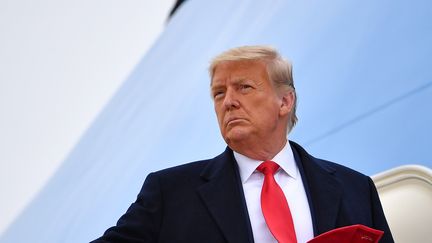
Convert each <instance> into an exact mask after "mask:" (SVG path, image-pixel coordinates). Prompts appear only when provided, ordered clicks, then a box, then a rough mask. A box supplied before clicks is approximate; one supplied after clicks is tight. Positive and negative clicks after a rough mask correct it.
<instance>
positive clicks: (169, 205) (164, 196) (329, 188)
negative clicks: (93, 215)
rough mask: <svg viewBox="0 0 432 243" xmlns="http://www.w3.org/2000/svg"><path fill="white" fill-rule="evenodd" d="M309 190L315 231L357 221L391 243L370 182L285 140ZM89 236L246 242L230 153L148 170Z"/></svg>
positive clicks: (248, 239) (247, 235)
mask: <svg viewBox="0 0 432 243" xmlns="http://www.w3.org/2000/svg"><path fill="white" fill-rule="evenodd" d="M290 144H291V147H292V150H293V153H294V157H295V160H296V162H297V165H298V167H299V170H300V173H301V176H302V179H303V183H304V186H305V189H306V194H307V196H308V200H309V205H310V210H311V214H312V221H313V226H314V234H315V235H318V234H321V233H324V232H326V231H329V230H331V229H335V228H338V227H342V226H347V225H352V224H363V225H366V226H369V227H372V228H375V229H379V230H383V231H384V232H385V233H384V236H383V238H382V239H381V241H380V243H387V242H393V239H392V236H391V233H390V230H389V227H388V225H387V222H386V219H385V217H384V213H383V210H382V207H381V203H380V200H379V198H378V194H377V191H376V189H375V186H374V184H373V182H372V180H371V179H370V178H369V177H367V176H365V175H362V174H360V173H358V172H356V171H354V170H351V169H349V168H346V167H344V166H341V165H338V164H335V163H332V162H328V161H324V160H320V159H317V158H314V157H312V156H311V155H309V154H308V153H307V152H306V151H305V150H304V149H303V148H302V147H300V146H299V145H298V144H296V143H294V142H290ZM94 242H169V243H171V242H187V243H193V242H200V243H201V242H206V243H212V242H215V243H216V242H230V243H243V242H253V235H252V230H251V226H250V221H249V216H248V212H247V208H246V202H245V199H244V194H243V189H242V185H241V180H240V176H239V172H238V167H237V163H236V161H235V159H234V156H233V152H232V150H231V149H229V148H227V149H226V150H225V152H223V153H222V154H220V155H219V156H217V157H215V158H213V159H210V160H203V161H197V162H193V163H189V164H185V165H181V166H177V167H173V168H169V169H165V170H161V171H158V172H154V173H151V174H149V175H148V177H147V178H146V180H145V182H144V185H143V187H142V189H141V191H140V193H139V194H138V197H137V200H136V202H135V203H133V204H132V205H131V206H130V207H129V209H128V210H127V212H126V213H125V214H124V215H123V216H122V217H121V218H120V219H119V220H118V222H117V225H116V226H114V227H111V228H109V229H108V230H107V231H106V232H105V234H104V235H103V236H102V237H101V238H99V239H97V240H96V241H94Z"/></svg>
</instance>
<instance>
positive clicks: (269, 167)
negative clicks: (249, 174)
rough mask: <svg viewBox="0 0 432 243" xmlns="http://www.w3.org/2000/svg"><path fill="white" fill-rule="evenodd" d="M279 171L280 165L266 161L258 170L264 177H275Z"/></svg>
mask: <svg viewBox="0 0 432 243" xmlns="http://www.w3.org/2000/svg"><path fill="white" fill-rule="evenodd" d="M277 169H279V165H278V164H276V163H275V162H273V161H271V160H266V161H264V162H262V163H261V164H260V165H259V166H258V167H257V170H258V171H260V172H261V173H263V174H264V175H268V174H270V175H274V173H275V172H276V171H277Z"/></svg>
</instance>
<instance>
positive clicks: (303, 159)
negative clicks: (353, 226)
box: [290, 141, 342, 235]
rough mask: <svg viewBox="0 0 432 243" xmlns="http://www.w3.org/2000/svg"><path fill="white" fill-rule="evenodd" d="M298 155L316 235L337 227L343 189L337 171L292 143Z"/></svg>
mask: <svg viewBox="0 0 432 243" xmlns="http://www.w3.org/2000/svg"><path fill="white" fill-rule="evenodd" d="M290 144H291V147H292V148H293V151H294V153H297V156H296V157H298V159H296V161H297V164H298V166H299V169H300V173H301V175H302V179H303V184H304V186H305V189H306V194H307V196H308V200H309V207H310V209H311V214H312V221H313V223H314V233H315V235H318V234H321V233H324V232H327V231H329V230H331V229H334V228H335V227H336V223H337V222H336V220H337V216H338V212H339V209H340V201H341V197H342V188H341V185H340V182H339V181H338V180H337V179H336V178H335V176H334V175H333V174H334V172H335V170H334V169H333V168H331V167H329V166H328V165H327V164H323V163H322V162H321V161H320V160H318V159H316V158H314V157H312V156H311V155H309V154H308V153H307V152H306V151H305V150H304V149H303V148H302V147H301V146H300V145H298V144H296V143H294V142H291V141H290Z"/></svg>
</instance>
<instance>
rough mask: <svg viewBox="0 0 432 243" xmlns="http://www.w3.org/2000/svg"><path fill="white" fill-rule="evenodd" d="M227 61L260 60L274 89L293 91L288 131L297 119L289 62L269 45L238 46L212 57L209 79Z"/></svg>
mask: <svg viewBox="0 0 432 243" xmlns="http://www.w3.org/2000/svg"><path fill="white" fill-rule="evenodd" d="M227 61H231V62H235V61H262V62H264V63H265V64H266V68H267V73H268V76H269V78H270V80H271V81H272V82H273V84H274V86H275V88H276V90H278V91H280V90H282V89H287V90H290V91H291V92H292V93H293V95H294V105H293V107H292V110H291V114H290V119H289V120H288V132H290V131H291V129H292V128H293V127H294V125H295V124H296V123H297V120H298V119H297V115H296V107H297V94H296V91H295V88H294V80H293V76H292V65H291V63H290V62H289V61H287V60H285V59H283V58H282V57H281V56H280V55H279V53H278V52H277V50H276V49H274V48H272V47H270V46H240V47H236V48H232V49H229V50H227V51H225V52H223V53H221V54H219V55H217V56H216V57H215V58H213V60H212V61H211V63H210V67H209V74H210V79H213V75H214V71H215V69H216V67H217V65H219V64H220V63H222V62H227Z"/></svg>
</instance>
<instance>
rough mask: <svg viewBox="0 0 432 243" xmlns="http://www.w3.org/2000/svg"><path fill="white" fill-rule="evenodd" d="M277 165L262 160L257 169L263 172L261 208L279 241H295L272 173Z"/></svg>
mask: <svg viewBox="0 0 432 243" xmlns="http://www.w3.org/2000/svg"><path fill="white" fill-rule="evenodd" d="M277 169H279V165H278V164H276V163H275V162H273V161H269V160H268V161H264V162H263V163H261V164H260V165H259V166H258V168H257V170H258V171H260V172H261V173H263V174H264V184H263V187H262V190H261V209H262V212H263V215H264V219H265V221H266V223H267V226H268V227H269V229H270V232H271V233H272V234H273V236H274V237H275V238H276V240H277V241H278V242H279V243H296V242H297V238H296V234H295V229H294V223H293V220H292V217H291V212H290V209H289V206H288V203H287V200H286V198H285V195H284V193H283V191H282V189H281V188H280V187H279V185H278V184H277V182H276V181H275V179H274V177H273V175H274V173H275V172H276V171H277Z"/></svg>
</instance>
